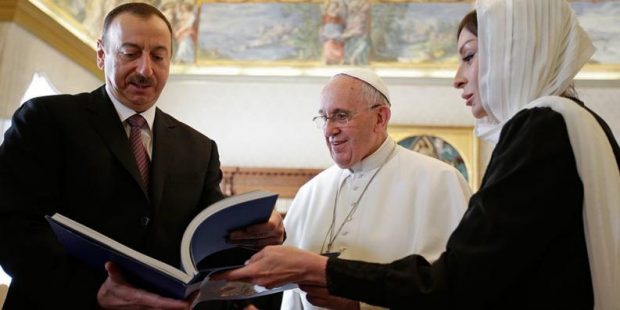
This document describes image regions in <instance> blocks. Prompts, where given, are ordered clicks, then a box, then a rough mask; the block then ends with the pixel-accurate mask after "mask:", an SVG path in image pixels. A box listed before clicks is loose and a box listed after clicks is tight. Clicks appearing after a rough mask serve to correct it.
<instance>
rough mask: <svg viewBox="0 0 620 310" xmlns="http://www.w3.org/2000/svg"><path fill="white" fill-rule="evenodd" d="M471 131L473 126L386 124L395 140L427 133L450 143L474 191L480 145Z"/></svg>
mask: <svg viewBox="0 0 620 310" xmlns="http://www.w3.org/2000/svg"><path fill="white" fill-rule="evenodd" d="M473 131H474V130H473V127H433V126H408V125H393V126H388V134H389V135H390V137H392V139H394V140H395V141H397V142H398V141H400V140H403V139H404V138H407V137H410V136H419V135H428V136H435V137H439V138H441V139H443V140H445V141H446V142H448V143H450V144H451V145H452V146H453V147H454V148H456V150H457V151H459V153H460V154H461V156H462V157H463V161H464V162H465V167H466V168H467V171H468V174H469V176H470V177H469V185H470V186H471V188H472V190H474V191H475V190H477V189H478V186H479V185H480V180H479V175H480V171H479V156H480V154H479V153H480V146H479V141H478V138H477V137H476V136H475V135H474V132H473Z"/></svg>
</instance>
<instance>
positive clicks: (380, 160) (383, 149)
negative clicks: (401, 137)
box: [348, 137, 396, 174]
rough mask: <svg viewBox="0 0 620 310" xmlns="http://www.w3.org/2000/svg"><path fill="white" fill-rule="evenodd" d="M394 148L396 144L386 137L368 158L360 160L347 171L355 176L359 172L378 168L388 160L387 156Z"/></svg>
mask: <svg viewBox="0 0 620 310" xmlns="http://www.w3.org/2000/svg"><path fill="white" fill-rule="evenodd" d="M395 147H396V142H394V140H392V138H390V137H387V138H386V139H385V141H383V144H381V146H380V147H379V148H378V149H377V150H376V151H375V152H374V153H372V154H370V155H369V156H368V157H366V158H364V159H362V160H361V161H360V162H359V163H357V164H355V165H353V166H351V168H349V169H348V170H349V171H350V172H351V173H353V174H355V173H360V172H362V173H363V172H367V171H371V170H374V169H377V168H379V166H381V165H383V164H384V163H385V162H387V160H388V156H390V155H391V154H392V151H393V150H394V148H395Z"/></svg>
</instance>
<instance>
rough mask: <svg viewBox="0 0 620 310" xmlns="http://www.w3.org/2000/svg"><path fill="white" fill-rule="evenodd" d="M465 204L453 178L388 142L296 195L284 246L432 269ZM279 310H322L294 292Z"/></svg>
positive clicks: (444, 167) (463, 185)
mask: <svg viewBox="0 0 620 310" xmlns="http://www.w3.org/2000/svg"><path fill="white" fill-rule="evenodd" d="M338 192H340V193H339V194H338ZM470 196H471V189H470V188H469V185H468V183H467V181H465V179H464V178H463V176H462V175H461V174H460V172H459V171H458V170H456V169H455V168H453V167H452V166H450V165H448V164H446V163H444V162H442V161H440V160H437V159H434V158H431V157H428V156H426V155H422V154H418V153H416V152H413V151H411V150H408V149H405V148H403V147H401V146H399V145H397V144H396V143H395V142H394V140H392V139H391V138H387V139H386V141H385V142H384V143H383V144H382V145H381V147H380V148H379V149H378V150H377V151H376V152H375V153H373V154H372V155H370V156H368V157H367V158H365V159H364V160H362V161H361V162H360V163H358V164H356V165H354V166H353V167H352V168H351V169H341V168H339V167H338V166H337V165H334V166H332V167H330V168H328V169H326V170H325V171H323V172H321V173H320V174H319V175H317V176H316V177H314V178H313V179H312V180H310V181H309V182H308V183H306V184H304V186H302V187H301V188H300V190H299V192H298V193H297V195H296V196H295V199H294V200H293V203H292V205H291V207H290V209H289V211H288V213H287V215H286V217H285V219H284V226H285V228H286V235H287V237H286V238H287V239H286V241H285V244H286V245H292V246H296V247H299V248H302V249H305V250H309V251H312V252H315V253H324V252H340V256H339V257H340V258H344V259H356V260H364V261H369V262H376V263H389V262H392V261H394V260H396V259H399V258H402V257H404V256H407V255H410V254H414V253H415V254H421V255H423V256H424V257H425V258H426V259H427V260H429V261H434V260H435V259H437V258H438V257H439V255H440V254H441V253H442V252H443V251H444V250H445V246H446V243H447V240H448V237H449V236H450V234H451V233H452V231H453V230H454V229H455V228H456V226H457V224H458V223H459V221H460V220H461V217H462V215H463V213H464V212H465V209H466V208H467V203H468V201H469V197H470ZM336 197H338V199H337V200H336ZM357 201H358V206H357V208H355V207H354V206H355V203H356V202H357ZM334 209H335V212H334ZM352 209H353V210H352ZM334 214H335V217H334ZM349 215H350V217H349V218H350V220H348V221H346V222H344V220H345V219H346V218H347V217H348V216H349ZM330 227H331V229H330ZM330 243H331V246H329V244H330ZM361 308H362V309H380V308H377V307H373V306H369V305H366V304H361ZM282 309H287V310H288V309H321V308H318V307H314V306H312V305H311V304H310V303H308V302H307V301H306V299H305V297H304V293H303V292H301V291H300V290H290V291H286V292H285V293H284V297H283V300H282Z"/></svg>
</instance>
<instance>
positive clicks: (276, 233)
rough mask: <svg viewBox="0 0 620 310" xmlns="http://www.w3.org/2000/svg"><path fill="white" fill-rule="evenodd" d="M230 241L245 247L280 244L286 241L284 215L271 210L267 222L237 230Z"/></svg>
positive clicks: (230, 237)
mask: <svg viewBox="0 0 620 310" xmlns="http://www.w3.org/2000/svg"><path fill="white" fill-rule="evenodd" d="M228 242H229V243H232V244H236V245H239V246H243V247H248V248H253V249H261V248H263V247H265V246H268V245H278V244H282V242H284V224H283V223H282V215H280V213H278V212H277V211H275V210H274V211H273V212H271V216H270V217H269V221H267V223H261V224H256V225H252V226H248V227H245V228H243V229H240V230H235V231H233V232H231V233H230V235H229V236H228Z"/></svg>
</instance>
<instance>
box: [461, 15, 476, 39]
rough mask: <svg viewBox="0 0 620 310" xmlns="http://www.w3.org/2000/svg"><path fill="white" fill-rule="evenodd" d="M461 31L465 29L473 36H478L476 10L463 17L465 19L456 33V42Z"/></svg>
mask: <svg viewBox="0 0 620 310" xmlns="http://www.w3.org/2000/svg"><path fill="white" fill-rule="evenodd" d="M463 29H467V31H469V32H471V33H472V34H473V35H475V36H478V14H477V13H476V10H473V11H471V12H469V13H467V15H465V17H463V19H462V20H461V23H460V24H459V29H458V31H457V32H456V39H457V40H458V38H459V36H460V35H461V31H463Z"/></svg>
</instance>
